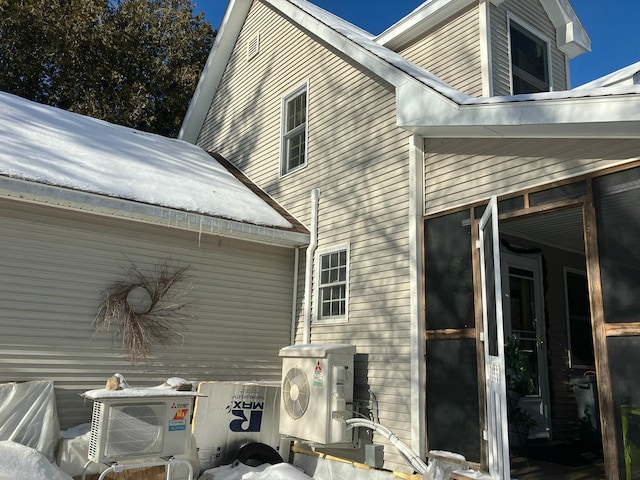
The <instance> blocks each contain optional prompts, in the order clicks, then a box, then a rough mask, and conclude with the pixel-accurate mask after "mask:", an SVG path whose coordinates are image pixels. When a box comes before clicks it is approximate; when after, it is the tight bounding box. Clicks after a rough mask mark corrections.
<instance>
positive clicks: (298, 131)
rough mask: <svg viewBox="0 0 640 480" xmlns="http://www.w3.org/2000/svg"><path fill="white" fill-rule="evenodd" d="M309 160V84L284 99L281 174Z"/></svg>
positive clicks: (301, 165)
mask: <svg viewBox="0 0 640 480" xmlns="http://www.w3.org/2000/svg"><path fill="white" fill-rule="evenodd" d="M306 162H307V84H305V85H303V86H302V87H300V88H298V89H296V90H295V91H294V92H293V93H291V94H289V95H287V96H286V97H285V98H284V99H283V100H282V157H281V164H280V174H281V175H286V174H287V173H289V172H292V171H294V170H296V169H298V168H300V167H303V166H304V165H305V164H306Z"/></svg>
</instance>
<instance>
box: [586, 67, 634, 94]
mask: <svg viewBox="0 0 640 480" xmlns="http://www.w3.org/2000/svg"><path fill="white" fill-rule="evenodd" d="M613 85H640V62H636V63H633V64H631V65H629V66H627V67H624V68H621V69H620V70H616V71H615V72H613V73H610V74H608V75H605V76H604V77H600V78H596V79H595V80H592V81H591V82H589V83H585V84H583V85H580V86H579V87H575V88H574V90H586V89H593V88H602V87H610V86H613Z"/></svg>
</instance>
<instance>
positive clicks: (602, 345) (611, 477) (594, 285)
mask: <svg viewBox="0 0 640 480" xmlns="http://www.w3.org/2000/svg"><path fill="white" fill-rule="evenodd" d="M621 169H622V168H621ZM616 170H617V169H611V171H616ZM599 173H601V174H604V173H609V170H607V171H606V172H599ZM592 178H593V176H589V177H587V178H585V180H586V182H587V193H586V195H584V196H582V197H579V198H575V199H573V200H561V201H557V202H553V203H548V204H545V205H541V206H536V207H531V206H529V202H528V198H527V199H526V200H525V207H524V208H523V209H520V210H515V211H511V212H507V213H503V214H499V215H498V216H497V219H498V223H499V222H500V221H503V220H507V219H515V218H518V217H524V216H528V215H535V214H541V215H543V214H545V213H547V212H551V211H554V210H560V209H564V208H572V207H579V208H581V209H582V218H583V232H584V246H585V262H586V269H587V282H588V285H589V302H590V308H591V326H592V331H593V341H594V354H595V364H596V377H597V378H598V382H597V388H598V399H599V408H600V428H601V432H602V448H603V457H604V465H605V475H606V480H618V478H619V477H618V474H619V467H618V449H617V444H616V430H615V422H614V419H615V412H614V409H615V407H614V404H613V393H612V391H611V376H610V374H609V357H608V350H607V335H610V336H614V335H622V334H625V333H626V332H624V331H623V332H618V331H616V330H615V326H614V325H609V326H607V324H606V323H605V321H604V306H603V298H602V283H601V276H600V257H599V254H598V232H597V226H596V213H595V206H594V197H593V187H592ZM573 180H574V181H577V180H578V179H573ZM547 187H548V186H547ZM523 193H524V195H525V197H527V192H523ZM475 222H478V220H477V219H476V220H475ZM473 230H477V229H473ZM473 230H472V231H473ZM474 250H475V251H476V252H477V251H478V250H477V249H474ZM479 257H480V255H479V254H478V255H477V256H476V259H477V260H474V263H475V264H476V265H477V267H480V265H479V263H480V259H479ZM478 277H479V275H478ZM479 290H480V286H479V285H478V288H476V304H479V303H480V302H481V298H479V297H480V291H479ZM481 308H484V307H483V306H482V307H481ZM479 310H480V309H476V323H477V324H478V325H482V322H480V321H479V320H481V319H482V317H481V316H479V314H480V312H479ZM480 311H481V310H480ZM478 330H479V329H478ZM621 330H623V329H621ZM483 333H484V332H478V338H477V341H478V342H479V344H480V338H481V336H482V335H483ZM479 350H481V349H480V348H479ZM483 370H484V365H481V367H480V368H479V372H478V374H479V378H480V379H481V381H482V382H485V385H484V386H485V387H486V373H485V372H484V371H483ZM485 390H486V389H482V390H481V391H485ZM485 402H487V399H485ZM488 421H489V420H488V418H485V426H484V428H485V429H486V428H487V424H488ZM485 446H486V445H485ZM482 453H483V459H482V464H483V465H488V460H489V458H488V457H489V453H488V449H487V450H483V452H482Z"/></svg>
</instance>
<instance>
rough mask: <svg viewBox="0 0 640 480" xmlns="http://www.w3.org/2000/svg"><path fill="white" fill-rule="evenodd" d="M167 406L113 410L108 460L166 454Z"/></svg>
mask: <svg viewBox="0 0 640 480" xmlns="http://www.w3.org/2000/svg"><path fill="white" fill-rule="evenodd" d="M165 407H166V405H165V404H164V403H156V404H146V405H120V406H113V407H112V411H111V415H110V418H109V426H108V433H107V446H106V449H105V453H106V454H107V455H108V456H131V455H135V454H150V453H160V452H162V447H163V445H162V441H161V439H162V433H163V427H164V417H165Z"/></svg>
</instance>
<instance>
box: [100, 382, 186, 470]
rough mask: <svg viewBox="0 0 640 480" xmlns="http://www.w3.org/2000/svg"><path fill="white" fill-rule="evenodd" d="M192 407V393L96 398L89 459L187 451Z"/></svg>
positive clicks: (131, 457)
mask: <svg viewBox="0 0 640 480" xmlns="http://www.w3.org/2000/svg"><path fill="white" fill-rule="evenodd" d="M192 408H193V396H184V397H183V396H176V395H172V396H163V397H160V396H159V397H129V398H127V397H105V398H101V399H96V400H94V403H93V415H92V418H91V437H90V439H89V460H91V461H92V462H95V463H113V462H117V461H119V460H123V459H129V458H130V459H144V458H150V457H169V456H174V455H180V454H184V453H187V451H188V449H189V446H190V437H191V412H192Z"/></svg>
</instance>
